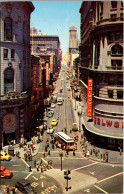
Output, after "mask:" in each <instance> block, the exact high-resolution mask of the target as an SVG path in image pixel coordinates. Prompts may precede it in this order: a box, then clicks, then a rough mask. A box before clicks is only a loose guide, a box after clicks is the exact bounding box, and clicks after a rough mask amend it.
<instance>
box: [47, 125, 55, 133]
mask: <svg viewBox="0 0 124 194" xmlns="http://www.w3.org/2000/svg"><path fill="white" fill-rule="evenodd" d="M53 133H54V129H53V127H52V126H51V127H49V128H48V129H47V134H53Z"/></svg>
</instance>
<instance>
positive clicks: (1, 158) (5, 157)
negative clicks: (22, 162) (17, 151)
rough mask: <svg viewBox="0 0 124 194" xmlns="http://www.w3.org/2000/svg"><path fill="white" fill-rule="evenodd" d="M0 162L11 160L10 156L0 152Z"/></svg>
mask: <svg viewBox="0 0 124 194" xmlns="http://www.w3.org/2000/svg"><path fill="white" fill-rule="evenodd" d="M0 160H11V156H10V155H9V154H7V153H6V152H0Z"/></svg>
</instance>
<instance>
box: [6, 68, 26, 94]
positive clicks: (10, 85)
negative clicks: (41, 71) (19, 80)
mask: <svg viewBox="0 0 124 194" xmlns="http://www.w3.org/2000/svg"><path fill="white" fill-rule="evenodd" d="M23 90H24V91H25V90H26V71H23ZM12 91H14V71H13V69H12V68H11V67H8V68H7V69H6V70H5V71H4V93H5V94H6V93H8V92H12Z"/></svg>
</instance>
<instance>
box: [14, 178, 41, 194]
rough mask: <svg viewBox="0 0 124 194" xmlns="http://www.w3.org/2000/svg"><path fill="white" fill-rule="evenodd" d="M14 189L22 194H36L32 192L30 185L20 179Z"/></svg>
mask: <svg viewBox="0 0 124 194" xmlns="http://www.w3.org/2000/svg"><path fill="white" fill-rule="evenodd" d="M15 186H16V188H17V189H18V190H20V191H21V192H22V193H30V194H36V193H37V192H36V191H35V190H34V188H33V187H32V186H31V185H30V183H29V182H28V181H27V180H25V179H21V180H19V181H18V182H17V183H16V185H15Z"/></svg>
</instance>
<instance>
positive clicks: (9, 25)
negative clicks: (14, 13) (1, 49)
mask: <svg viewBox="0 0 124 194" xmlns="http://www.w3.org/2000/svg"><path fill="white" fill-rule="evenodd" d="M28 28H29V26H26V24H25V22H23V28H22V29H23V30H22V34H23V43H24V44H25V43H26V42H27V43H29V38H28V36H30V35H29V33H28ZM4 40H8V41H12V40H13V21H12V19H11V18H10V17H6V18H5V20H4Z"/></svg>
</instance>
